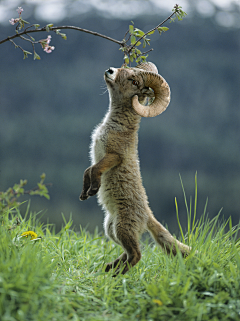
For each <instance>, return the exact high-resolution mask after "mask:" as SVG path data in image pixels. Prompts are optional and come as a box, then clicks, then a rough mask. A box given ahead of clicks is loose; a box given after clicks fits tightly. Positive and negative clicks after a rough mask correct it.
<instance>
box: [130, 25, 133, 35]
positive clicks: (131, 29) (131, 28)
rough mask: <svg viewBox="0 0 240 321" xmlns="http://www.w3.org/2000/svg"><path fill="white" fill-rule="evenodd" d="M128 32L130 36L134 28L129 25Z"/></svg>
mask: <svg viewBox="0 0 240 321" xmlns="http://www.w3.org/2000/svg"><path fill="white" fill-rule="evenodd" d="M129 32H130V34H132V33H133V32H134V27H133V26H132V25H129Z"/></svg>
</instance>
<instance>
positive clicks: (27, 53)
mask: <svg viewBox="0 0 240 321" xmlns="http://www.w3.org/2000/svg"><path fill="white" fill-rule="evenodd" d="M23 55H24V56H23V59H26V58H28V55H32V53H31V52H29V51H26V50H23Z"/></svg>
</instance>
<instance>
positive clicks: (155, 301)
mask: <svg viewBox="0 0 240 321" xmlns="http://www.w3.org/2000/svg"><path fill="white" fill-rule="evenodd" d="M153 302H154V303H157V304H158V305H159V306H161V305H163V303H162V301H160V300H158V299H154V300H153Z"/></svg>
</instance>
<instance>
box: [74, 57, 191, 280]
mask: <svg viewBox="0 0 240 321" xmlns="http://www.w3.org/2000/svg"><path fill="white" fill-rule="evenodd" d="M104 78H105V82H106V84H107V88H108V91H109V97H110V104H109V110H108V112H107V114H106V115H105V117H104V119H103V121H102V122H101V123H100V124H99V125H98V126H97V127H96V129H95V130H94V131H93V134H92V144H91V151H90V155H91V160H92V166H90V167H89V168H87V169H86V170H85V172H84V177H83V190H82V193H81V195H80V200H82V201H83V200H86V199H87V198H88V197H90V196H93V195H95V194H96V193H98V201H99V203H100V204H101V205H102V206H103V208H104V210H105V220H104V229H105V233H106V235H107V236H108V237H110V238H111V239H112V240H113V241H114V242H115V243H117V244H119V245H121V246H122V248H123V250H124V252H123V254H122V255H120V256H119V258H117V259H116V260H115V261H113V262H111V263H108V264H107V266H106V269H105V271H106V272H108V271H109V270H110V269H112V268H116V267H117V269H116V271H115V275H117V274H118V273H120V272H121V273H122V274H124V273H126V272H127V271H128V270H129V268H130V267H133V266H134V265H135V264H137V263H138V261H139V260H140V259H141V252H140V246H139V238H140V237H141V235H142V233H143V232H145V231H146V230H148V231H149V232H150V233H151V234H152V236H153V238H154V239H155V241H156V242H157V243H158V244H159V245H160V246H161V247H162V248H163V250H165V251H166V252H167V253H171V252H172V253H173V254H176V252H177V249H176V247H178V248H179V250H180V251H181V253H182V255H183V256H185V255H187V254H188V253H189V250H190V248H189V247H188V246H187V245H185V244H183V243H181V242H179V241H178V240H176V239H175V238H174V237H173V236H172V235H171V234H170V233H169V232H168V230H167V229H166V228H165V227H163V225H161V224H160V223H159V222H158V221H157V220H156V218H155V217H154V215H153V213H152V211H151V209H150V208H149V205H148V198H147V195H146V192H145V189H144V187H143V185H142V179H141V173H140V168H139V159H138V151H137V145H138V129H139V124H140V120H141V117H155V116H157V115H159V114H161V113H162V112H163V111H164V110H165V109H166V108H167V106H168V104H169V102H170V88H169V86H168V84H167V82H166V81H165V79H164V78H163V77H162V76H160V75H159V74H158V70H157V67H156V66H155V65H154V64H153V63H142V64H140V65H138V66H137V67H135V68H118V69H117V68H109V69H108V70H107V71H106V72H105V75H104ZM147 97H148V98H149V97H150V99H151V100H152V101H153V102H152V103H151V104H150V105H149V106H145V105H144V104H146V101H147ZM153 97H155V99H154V100H153ZM120 263H122V264H123V265H121V264H120Z"/></svg>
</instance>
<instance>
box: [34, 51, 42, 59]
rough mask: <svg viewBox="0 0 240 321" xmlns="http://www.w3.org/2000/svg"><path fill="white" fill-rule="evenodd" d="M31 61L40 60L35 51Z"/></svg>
mask: <svg viewBox="0 0 240 321" xmlns="http://www.w3.org/2000/svg"><path fill="white" fill-rule="evenodd" d="M33 59H34V60H35V59H37V60H40V59H41V58H40V56H39V55H38V54H37V53H36V51H34V57H33Z"/></svg>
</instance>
